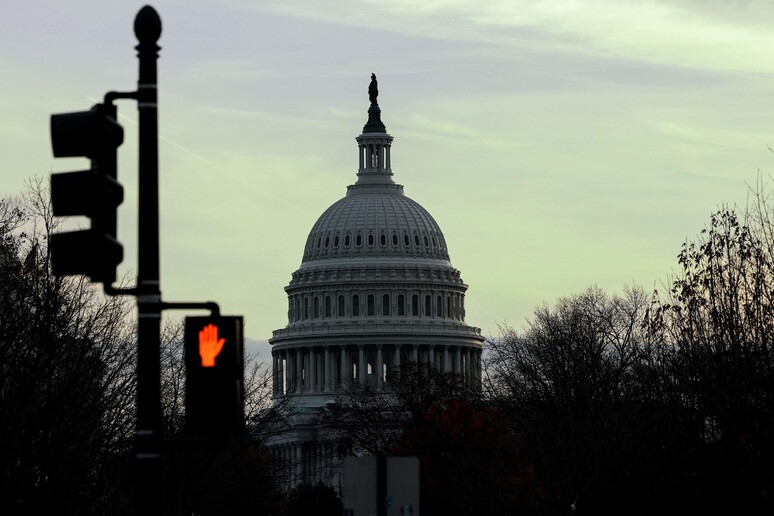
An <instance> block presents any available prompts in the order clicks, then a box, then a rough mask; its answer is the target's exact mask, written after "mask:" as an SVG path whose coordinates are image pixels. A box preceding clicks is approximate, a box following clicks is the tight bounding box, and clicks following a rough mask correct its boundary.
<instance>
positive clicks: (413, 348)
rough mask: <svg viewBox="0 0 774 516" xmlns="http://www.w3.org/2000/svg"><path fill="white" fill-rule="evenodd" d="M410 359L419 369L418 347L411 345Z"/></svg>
mask: <svg viewBox="0 0 774 516" xmlns="http://www.w3.org/2000/svg"><path fill="white" fill-rule="evenodd" d="M411 359H412V360H413V361H414V365H415V366H416V367H417V369H419V345H418V344H412V345H411Z"/></svg>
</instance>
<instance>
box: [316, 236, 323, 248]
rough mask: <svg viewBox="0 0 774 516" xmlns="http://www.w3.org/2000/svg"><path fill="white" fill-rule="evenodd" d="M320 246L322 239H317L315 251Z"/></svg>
mask: <svg viewBox="0 0 774 516" xmlns="http://www.w3.org/2000/svg"><path fill="white" fill-rule="evenodd" d="M321 244H322V238H318V239H317V249H319V248H320V245H321Z"/></svg>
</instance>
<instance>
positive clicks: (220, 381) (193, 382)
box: [184, 317, 244, 437]
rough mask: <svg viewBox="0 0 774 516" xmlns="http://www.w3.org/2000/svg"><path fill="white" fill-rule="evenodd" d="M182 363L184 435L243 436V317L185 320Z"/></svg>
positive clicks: (187, 318) (189, 318)
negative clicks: (183, 374)
mask: <svg viewBox="0 0 774 516" xmlns="http://www.w3.org/2000/svg"><path fill="white" fill-rule="evenodd" d="M184 359H185V369H186V384H185V433H186V435H188V436H190V437H226V436H234V435H239V434H240V433H242V431H243V430H244V406H243V405H244V403H243V397H244V358H243V338H242V317H186V319H185V357H184Z"/></svg>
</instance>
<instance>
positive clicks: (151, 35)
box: [134, 5, 161, 45]
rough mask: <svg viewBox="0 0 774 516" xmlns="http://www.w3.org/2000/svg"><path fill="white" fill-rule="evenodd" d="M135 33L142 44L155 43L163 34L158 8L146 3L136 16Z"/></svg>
mask: <svg viewBox="0 0 774 516" xmlns="http://www.w3.org/2000/svg"><path fill="white" fill-rule="evenodd" d="M134 35H135V36H137V41H139V42H140V44H146V45H147V44H155V43H156V42H157V41H158V40H159V37H160V36H161V18H160V17H159V13H157V12H156V9H154V8H153V7H151V6H150V5H146V6H145V7H143V8H142V9H140V11H139V12H138V13H137V16H136V17H135V18H134Z"/></svg>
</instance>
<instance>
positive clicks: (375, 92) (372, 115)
mask: <svg viewBox="0 0 774 516" xmlns="http://www.w3.org/2000/svg"><path fill="white" fill-rule="evenodd" d="M378 96H379V85H378V83H377V82H376V74H375V73H372V74H371V83H370V84H369V85H368V99H369V100H370V101H371V107H369V108H368V122H366V125H365V126H364V127H363V132H364V133H386V132H387V128H386V127H384V123H382V110H381V109H379V104H378V103H377V102H376V97H378Z"/></svg>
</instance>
